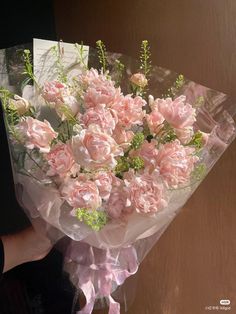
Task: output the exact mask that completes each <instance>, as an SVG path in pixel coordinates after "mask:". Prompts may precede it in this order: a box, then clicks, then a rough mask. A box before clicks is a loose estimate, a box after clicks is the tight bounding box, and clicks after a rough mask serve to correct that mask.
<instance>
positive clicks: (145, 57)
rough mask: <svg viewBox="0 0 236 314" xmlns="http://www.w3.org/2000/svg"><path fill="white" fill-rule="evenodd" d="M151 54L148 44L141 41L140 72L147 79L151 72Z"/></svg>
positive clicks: (145, 41)
mask: <svg viewBox="0 0 236 314" xmlns="http://www.w3.org/2000/svg"><path fill="white" fill-rule="evenodd" d="M151 63H152V62H151V52H150V46H149V42H148V41H147V40H143V41H142V43H141V51H140V71H141V72H143V74H144V75H145V76H146V77H148V75H149V74H150V71H151V68H152V66H151Z"/></svg>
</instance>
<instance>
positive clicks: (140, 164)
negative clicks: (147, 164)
mask: <svg viewBox="0 0 236 314" xmlns="http://www.w3.org/2000/svg"><path fill="white" fill-rule="evenodd" d="M129 165H130V168H132V169H134V170H136V171H137V170H141V169H143V168H144V160H143V159H142V158H141V157H139V156H135V157H132V158H130V159H129Z"/></svg>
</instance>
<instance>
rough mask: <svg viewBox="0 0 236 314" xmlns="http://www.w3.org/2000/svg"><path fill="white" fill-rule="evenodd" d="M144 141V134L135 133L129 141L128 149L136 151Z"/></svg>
mask: <svg viewBox="0 0 236 314" xmlns="http://www.w3.org/2000/svg"><path fill="white" fill-rule="evenodd" d="M144 140H145V137H144V134H143V133H142V132H137V133H136V134H135V135H134V137H133V139H132V141H131V145H130V149H138V148H139V147H140V146H141V145H142V144H143V142H144Z"/></svg>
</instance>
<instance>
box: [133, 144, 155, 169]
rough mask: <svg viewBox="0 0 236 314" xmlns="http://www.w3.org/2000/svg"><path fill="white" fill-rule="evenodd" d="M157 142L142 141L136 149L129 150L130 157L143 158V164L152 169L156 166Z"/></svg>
mask: <svg viewBox="0 0 236 314" xmlns="http://www.w3.org/2000/svg"><path fill="white" fill-rule="evenodd" d="M156 145H157V142H156V141H155V140H152V141H151V142H150V143H149V142H148V141H144V142H143V144H142V145H141V147H140V148H139V149H137V150H132V151H131V152H130V154H129V155H130V157H135V156H139V157H141V158H142V159H143V160H144V165H145V167H146V169H148V170H149V171H153V170H154V169H155V168H156V158H157V155H158V150H157V148H156Z"/></svg>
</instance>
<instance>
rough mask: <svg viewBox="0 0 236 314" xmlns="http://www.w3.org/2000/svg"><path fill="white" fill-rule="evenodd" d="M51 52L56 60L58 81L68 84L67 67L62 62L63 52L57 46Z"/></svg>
mask: <svg viewBox="0 0 236 314" xmlns="http://www.w3.org/2000/svg"><path fill="white" fill-rule="evenodd" d="M51 51H52V53H53V55H54V57H55V58H56V70H57V76H58V80H59V81H60V82H62V83H67V76H66V74H65V67H64V64H63V60H62V51H60V48H59V47H58V46H57V45H55V46H53V47H52V48H51Z"/></svg>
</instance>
